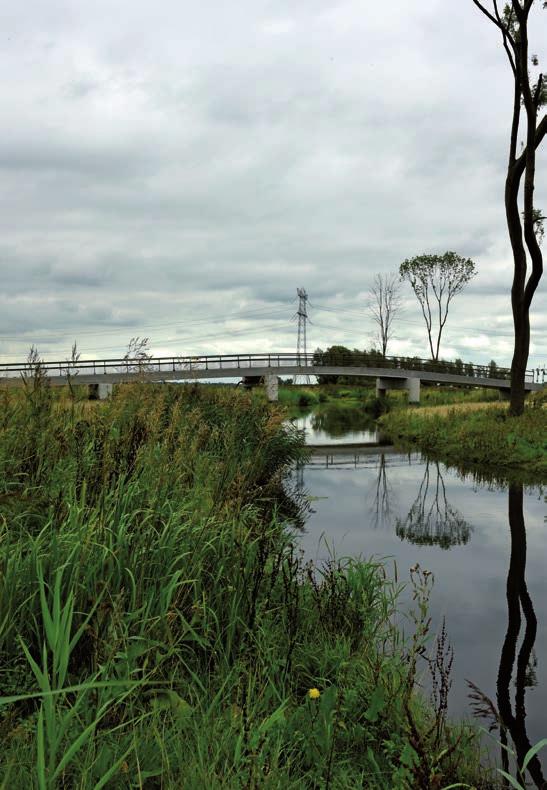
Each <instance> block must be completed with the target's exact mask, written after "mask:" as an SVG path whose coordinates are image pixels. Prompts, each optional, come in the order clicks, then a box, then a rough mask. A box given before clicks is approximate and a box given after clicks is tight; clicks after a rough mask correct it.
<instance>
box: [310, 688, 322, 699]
mask: <svg viewBox="0 0 547 790" xmlns="http://www.w3.org/2000/svg"><path fill="white" fill-rule="evenodd" d="M308 696H309V698H310V699H319V697H320V696H321V692H320V691H319V689H310V690H309V691H308Z"/></svg>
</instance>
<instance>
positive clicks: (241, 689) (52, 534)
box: [0, 385, 486, 790]
mask: <svg viewBox="0 0 547 790" xmlns="http://www.w3.org/2000/svg"><path fill="white" fill-rule="evenodd" d="M31 395H32V397H31V396H30V395H29V393H27V395H26V396H23V395H21V394H20V393H15V394H9V395H5V394H4V395H3V396H2V411H1V414H0V505H1V510H0V513H1V515H0V539H1V544H0V735H1V736H2V740H3V749H2V753H1V755H0V777H1V778H2V782H3V784H2V785H0V786H3V787H5V788H28V787H29V786H31V787H32V786H34V787H38V788H40V790H52V789H53V788H58V787H63V788H96V790H99V789H100V788H102V787H108V788H130V787H132V788H133V787H142V788H160V787H161V788H173V789H174V788H201V787H203V788H216V787H218V788H221V787H222V788H244V787H245V788H258V787H260V788H262V787H266V788H268V787H271V788H280V787H283V788H291V787H294V788H300V787H310V788H314V787H331V788H345V787H371V788H382V789H383V788H386V789H387V788H399V787H400V788H405V787H416V786H431V787H433V786H435V787H438V786H439V784H438V781H443V782H445V783H449V782H450V781H456V780H459V781H466V780H467V779H470V778H472V777H473V776H474V775H475V774H476V767H477V764H478V752H477V749H478V747H477V745H476V740H475V739H474V736H473V733H472V732H471V731H469V730H468V729H466V728H465V727H452V726H450V725H449V724H448V723H447V722H446V721H445V720H444V718H442V721H441V720H440V719H439V716H441V714H442V712H439V711H437V712H435V711H434V710H432V709H431V708H429V707H428V706H427V705H425V704H423V703H422V702H421V700H420V698H419V697H418V696H417V695H416V693H415V681H416V679H417V677H418V674H417V673H418V669H419V666H418V661H419V656H420V654H421V652H422V651H423V649H424V644H425V640H426V634H427V607H426V599H427V594H428V591H427V584H425V586H424V584H423V581H424V580H423V579H422V581H421V582H420V583H419V584H417V585H416V588H415V594H416V601H417V609H416V611H417V614H416V617H415V622H414V628H413V633H414V636H413V637H412V638H411V639H409V640H404V639H403V637H402V636H401V633H400V631H399V630H398V629H397V628H395V626H394V622H395V614H396V603H397V594H398V586H397V584H396V583H395V582H393V581H390V580H389V579H388V578H387V576H386V574H385V571H384V568H383V567H382V565H380V564H378V563H373V562H368V563H363V562H360V561H357V560H345V561H339V562H335V561H334V560H333V561H332V562H330V563H328V564H327V565H325V566H324V567H323V568H321V569H317V568H313V567H311V566H309V565H305V564H304V563H303V561H302V559H301V556H300V554H299V551H298V548H297V546H296V545H295V539H294V537H293V533H292V532H291V530H290V529H289V528H288V526H287V523H286V519H287V514H288V513H289V509H290V502H288V501H287V499H286V497H284V496H283V489H282V482H283V479H284V476H285V474H286V470H287V467H288V466H289V465H291V464H293V463H294V462H295V461H297V460H299V459H301V458H302V457H303V448H302V446H301V438H300V436H299V435H298V433H297V432H295V431H293V430H292V429H291V428H290V427H289V426H286V425H285V424H284V422H283V413H282V412H281V411H279V412H278V411H275V410H271V409H266V408H265V407H264V406H263V405H262V404H260V403H259V402H257V401H256V400H255V399H253V398H252V397H251V396H249V395H246V394H244V393H230V392H227V391H223V390H214V389H212V390H207V389H206V388H203V389H200V388H199V387H193V386H189V387H168V386H161V387H157V386H153V385H136V386H126V387H121V388H120V389H119V392H118V393H117V395H116V396H115V397H114V399H113V400H112V401H110V402H108V403H106V404H93V405H90V404H88V403H85V402H78V401H74V400H71V399H68V400H67V399H64V398H58V397H56V396H54V395H53V394H52V392H51V391H50V390H48V389H47V388H45V387H44V388H42V389H41V390H36V391H34V392H33V393H31ZM310 689H317V691H318V693H317V692H314V693H313V694H312V695H311V696H310V694H309V691H310ZM420 777H421V778H420ZM423 777H426V779H427V782H429V784H427V785H425V784H417V782H418V781H419V782H422V780H423V781H424V782H425V781H426V779H424V778H423ZM439 777H440V780H439ZM434 782H437V784H434ZM484 786H486V784H485V785H484Z"/></svg>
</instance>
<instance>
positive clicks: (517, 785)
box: [497, 768, 525, 790]
mask: <svg viewBox="0 0 547 790" xmlns="http://www.w3.org/2000/svg"><path fill="white" fill-rule="evenodd" d="M497 771H498V773H499V774H501V775H502V776H504V777H505V778H506V779H507V781H508V782H509V784H511V785H512V786H513V787H514V788H515V790H525V788H524V787H523V786H522V785H521V784H520V782H517V780H516V779H513V777H512V776H511V774H508V773H507V771H502V770H501V768H498V769H497Z"/></svg>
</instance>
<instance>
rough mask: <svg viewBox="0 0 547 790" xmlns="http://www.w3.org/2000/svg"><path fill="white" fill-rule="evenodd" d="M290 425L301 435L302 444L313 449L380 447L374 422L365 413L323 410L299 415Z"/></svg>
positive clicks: (379, 436)
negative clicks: (359, 446) (302, 433)
mask: <svg viewBox="0 0 547 790" xmlns="http://www.w3.org/2000/svg"><path fill="white" fill-rule="evenodd" d="M292 422H293V423H294V424H295V425H296V426H297V427H298V428H300V430H303V431H305V433H306V441H307V443H308V444H312V445H314V446H320V445H329V446H332V445H337V444H344V445H347V444H370V443H375V444H378V443H381V440H382V437H381V435H380V433H379V431H378V428H377V426H376V424H375V422H374V420H373V419H372V418H371V417H370V416H369V415H368V414H366V413H365V412H362V411H358V410H356V409H351V408H347V407H343V408H333V407H331V408H327V409H324V410H321V411H318V412H316V413H311V414H303V415H301V416H299V417H296V418H295V419H294V420H292Z"/></svg>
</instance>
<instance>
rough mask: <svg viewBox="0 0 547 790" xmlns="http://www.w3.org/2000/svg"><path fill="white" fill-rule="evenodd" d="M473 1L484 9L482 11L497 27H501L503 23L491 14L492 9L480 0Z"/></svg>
mask: <svg viewBox="0 0 547 790" xmlns="http://www.w3.org/2000/svg"><path fill="white" fill-rule="evenodd" d="M473 2H474V3H475V5H476V6H477V8H479V9H480V10H481V11H482V13H483V14H484V15H485V16H487V17H488V19H489V20H490V21H491V22H493V23H494V24H495V25H496V27H499V28H501V24H500V23H499V22H498V20H497V19H496V17H495V16H494V15H493V14H491V13H490V11H489V10H488V9H487V8H485V7H484V6H483V4H482V3H480V2H479V0H473Z"/></svg>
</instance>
